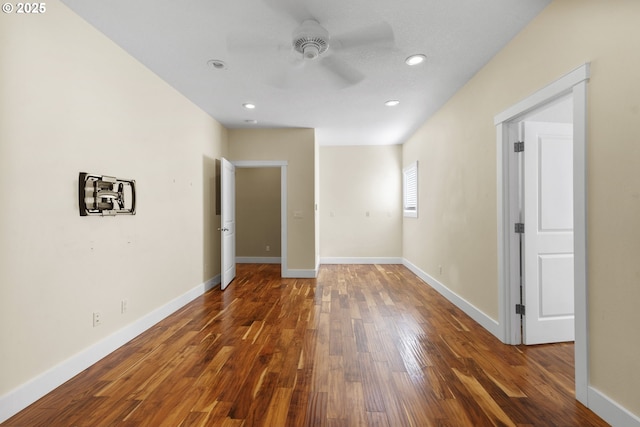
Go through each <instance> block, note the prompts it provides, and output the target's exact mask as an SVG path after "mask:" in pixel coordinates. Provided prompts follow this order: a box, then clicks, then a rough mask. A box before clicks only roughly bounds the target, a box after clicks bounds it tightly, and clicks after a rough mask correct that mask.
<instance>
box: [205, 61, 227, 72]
mask: <svg viewBox="0 0 640 427" xmlns="http://www.w3.org/2000/svg"><path fill="white" fill-rule="evenodd" d="M207 65H208V66H210V67H211V68H213V69H215V70H226V69H227V64H226V63H225V62H224V61H222V60H220V59H212V60H210V61H207Z"/></svg>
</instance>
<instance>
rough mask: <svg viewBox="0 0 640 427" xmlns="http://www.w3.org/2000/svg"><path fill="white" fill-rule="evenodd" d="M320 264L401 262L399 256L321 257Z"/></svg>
mask: <svg viewBox="0 0 640 427" xmlns="http://www.w3.org/2000/svg"><path fill="white" fill-rule="evenodd" d="M320 264H402V258H400V257H322V258H320Z"/></svg>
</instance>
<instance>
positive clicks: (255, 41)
mask: <svg viewBox="0 0 640 427" xmlns="http://www.w3.org/2000/svg"><path fill="white" fill-rule="evenodd" d="M290 48H291V46H290V45H287V44H284V43H281V42H280V41H279V40H274V39H272V38H269V37H264V36H259V35H257V34H240V33H231V34H229V35H228V36H227V51H228V52H229V53H240V54H242V53H248V54H272V53H273V52H277V51H281V50H288V49H290Z"/></svg>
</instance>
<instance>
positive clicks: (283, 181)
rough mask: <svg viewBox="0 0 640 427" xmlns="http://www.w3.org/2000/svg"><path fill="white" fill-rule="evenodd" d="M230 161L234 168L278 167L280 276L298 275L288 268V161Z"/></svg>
mask: <svg viewBox="0 0 640 427" xmlns="http://www.w3.org/2000/svg"><path fill="white" fill-rule="evenodd" d="M231 163H233V165H234V166H235V167H236V168H278V167H279V168H280V248H281V254H282V257H281V258H280V271H281V274H280V275H281V276H282V277H298V276H296V275H295V274H296V273H294V272H290V271H289V268H288V257H289V252H288V251H289V249H288V244H287V241H288V238H289V237H288V216H287V209H288V204H287V167H288V164H289V162H288V161H286V160H234V161H232V162H231ZM316 271H317V270H316ZM316 274H317V273H316ZM313 277H315V276H313Z"/></svg>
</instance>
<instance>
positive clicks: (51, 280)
mask: <svg viewBox="0 0 640 427" xmlns="http://www.w3.org/2000/svg"><path fill="white" fill-rule="evenodd" d="M0 94H1V96H0V182H1V183H2V184H1V185H0V200H2V208H1V210H0V236H1V239H0V396H2V395H4V394H5V393H7V392H9V391H11V390H13V389H15V388H16V387H19V386H21V385H23V384H25V383H26V382H27V381H29V380H31V379H33V378H35V377H36V376H38V375H39V374H42V373H43V372H44V371H46V370H48V369H50V368H52V367H53V366H55V365H57V364H58V363H60V362H62V361H64V360H66V359H68V358H70V357H71V356H73V355H75V354H77V353H79V352H80V351H82V350H84V349H86V348H88V347H89V346H90V345H92V344H94V343H96V342H98V341H101V340H103V339H105V338H106V337H108V336H109V335H110V334H113V333H114V332H115V331H117V330H120V329H122V328H124V327H125V326H127V325H128V324H131V323H133V322H134V321H136V320H138V319H140V318H141V317H143V316H145V315H147V314H148V313H150V312H152V311H153V310H155V309H156V308H158V307H160V306H163V305H165V304H166V303H167V302H168V301H171V300H173V299H174V298H176V297H178V296H180V295H183V294H184V293H186V292H187V291H189V290H191V289H193V288H194V287H196V286H198V285H201V284H202V283H203V282H204V281H206V280H208V279H210V278H212V277H213V276H215V275H216V274H218V273H219V269H220V268H219V257H220V253H219V249H218V248H219V246H220V243H219V238H218V237H217V236H218V234H217V233H214V232H213V231H212V230H215V229H216V228H217V227H218V226H219V225H218V224H219V218H217V217H216V216H215V215H214V212H215V211H214V208H215V204H214V200H215V197H214V196H215V193H214V191H215V185H214V180H215V168H214V164H215V163H214V159H215V158H218V157H220V156H221V155H222V154H223V151H224V150H223V149H224V147H225V145H226V131H225V129H224V128H222V127H221V126H220V125H219V124H218V123H217V122H216V121H215V120H213V119H211V118H210V117H209V116H207V115H206V114H204V113H203V112H202V111H201V110H200V109H198V108H197V107H195V106H194V105H193V104H191V103H190V102H189V101H187V100H186V99H185V98H184V97H183V96H181V95H179V94H178V93H177V92H176V91H175V90H173V89H172V88H171V87H169V86H168V85H167V84H166V83H164V82H163V81H161V80H160V79H159V78H158V77H157V76H156V75H155V74H153V73H151V72H150V71H149V70H147V69H146V68H144V67H143V66H142V65H140V64H139V63H138V62H137V61H135V60H134V59H132V58H131V57H130V56H129V55H127V54H125V53H124V52H123V51H122V50H121V49H120V48H118V47H117V46H115V45H114V44H113V43H112V42H111V41H109V40H108V39H106V38H105V37H103V36H102V35H101V34H100V33H98V32H97V31H96V30H95V29H93V28H92V27H90V26H89V25H88V24H86V23H85V22H84V21H82V20H81V19H80V18H78V17H77V16H76V15H75V14H73V13H72V12H70V11H69V10H68V9H67V8H66V6H64V5H62V4H61V3H59V2H58V1H56V0H50V1H47V12H46V13H45V14H43V15H39V16H27V15H24V16H18V15H15V14H11V15H7V14H4V13H3V14H0ZM81 171H85V172H92V173H99V174H107V175H114V176H117V177H123V178H131V179H135V180H137V184H138V213H137V214H136V215H135V216H119V217H105V218H103V217H80V216H79V213H78V194H77V191H78V188H77V186H78V173H79V172H81ZM125 298H126V299H128V312H127V313H125V314H121V313H120V302H121V300H122V299H125ZM93 311H101V313H102V325H101V326H99V327H96V328H94V327H93V325H92V313H93Z"/></svg>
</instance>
